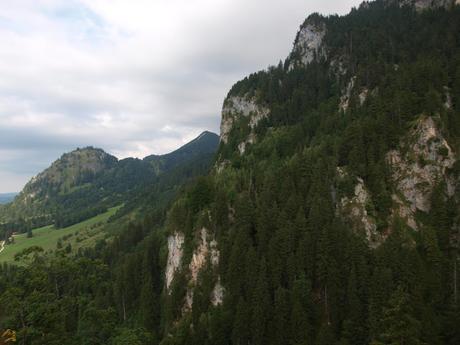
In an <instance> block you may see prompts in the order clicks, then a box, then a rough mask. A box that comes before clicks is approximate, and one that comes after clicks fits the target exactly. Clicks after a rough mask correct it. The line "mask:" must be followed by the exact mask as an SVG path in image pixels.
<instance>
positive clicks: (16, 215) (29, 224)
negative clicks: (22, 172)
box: [0, 132, 219, 240]
mask: <svg viewBox="0 0 460 345" xmlns="http://www.w3.org/2000/svg"><path fill="white" fill-rule="evenodd" d="M218 143H219V138H218V136H217V135H216V134H214V133H211V132H204V133H202V134H201V135H200V136H199V137H197V138H196V139H194V140H192V141H191V142H189V143H187V144H186V145H184V146H182V147H180V148H179V149H177V150H175V151H173V152H171V153H168V154H165V155H156V156H148V157H146V158H144V159H137V158H125V159H122V160H118V159H117V158H116V157H114V156H111V155H109V154H107V153H106V152H104V151H103V150H101V149H95V148H93V147H86V148H83V149H77V150H75V151H72V152H70V153H66V154H64V155H63V156H62V157H61V158H60V159H58V160H57V161H56V162H54V163H53V164H52V165H51V167H49V168H48V169H46V170H45V171H43V172H42V173H41V174H39V175H38V176H37V177H35V178H34V179H32V180H31V181H30V182H29V183H28V184H27V185H26V186H25V187H24V190H23V191H22V192H21V193H20V194H19V195H18V196H17V197H16V199H15V200H14V201H13V202H12V203H10V204H7V205H4V206H0V239H1V240H3V239H4V238H8V237H9V235H11V233H13V232H19V233H21V232H26V231H30V230H31V229H34V228H38V227H41V226H44V225H49V224H54V225H55V226H56V227H57V228H64V227H67V226H70V225H73V224H76V223H79V222H81V221H83V220H85V219H88V218H91V217H93V216H96V215H98V214H101V213H104V212H106V211H107V209H108V208H110V207H114V206H118V205H123V209H122V210H120V212H119V213H118V215H117V217H121V216H122V215H126V214H127V210H131V211H132V210H134V209H136V208H137V207H141V208H145V206H147V202H145V199H146V198H147V197H146V194H148V195H149V196H150V199H151V200H155V201H156V204H155V205H151V207H150V208H152V207H153V208H155V207H157V206H160V205H159V204H161V207H165V206H166V204H168V203H169V202H171V200H172V199H173V198H174V196H175V194H176V193H177V191H178V189H180V186H182V184H184V183H185V182H186V181H188V180H190V179H192V178H193V177H195V176H199V175H202V174H205V173H206V172H207V171H208V170H209V167H210V165H211V163H212V159H213V157H214V154H215V152H216V150H217V148H218ZM141 200H143V201H141Z"/></svg>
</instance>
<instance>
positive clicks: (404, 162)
mask: <svg viewBox="0 0 460 345" xmlns="http://www.w3.org/2000/svg"><path fill="white" fill-rule="evenodd" d="M387 160H388V163H389V164H390V166H391V167H392V170H393V179H394V182H395V185H396V189H397V191H398V193H397V194H395V195H393V200H394V201H395V202H396V204H397V213H399V216H401V218H403V219H406V220H407V222H408V224H409V226H411V227H412V228H414V229H416V228H417V224H416V222H415V218H414V215H415V212H417V211H422V212H429V211H430V207H431V204H430V199H431V194H432V192H433V189H434V188H435V186H436V185H437V184H439V183H444V185H445V186H446V193H447V195H449V196H453V195H454V193H455V190H456V186H457V182H458V181H455V180H454V178H453V177H452V176H450V174H449V169H450V168H452V167H453V165H454V163H455V162H456V157H455V155H454V152H453V151H452V148H451V147H450V146H449V144H448V143H447V141H446V140H445V138H444V137H443V135H442V133H441V132H440V130H439V128H437V125H436V122H435V121H434V119H433V118H432V117H425V116H423V117H421V118H420V119H419V121H418V122H417V124H416V126H415V128H414V129H413V130H412V131H411V133H410V135H409V136H408V137H407V139H406V140H405V141H404V142H402V143H401V148H400V149H398V150H393V151H390V152H389V153H388V155H387Z"/></svg>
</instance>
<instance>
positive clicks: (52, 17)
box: [0, 0, 360, 192]
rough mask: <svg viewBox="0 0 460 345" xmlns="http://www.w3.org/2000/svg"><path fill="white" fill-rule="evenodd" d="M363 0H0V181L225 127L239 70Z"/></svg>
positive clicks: (148, 149) (18, 180) (279, 52)
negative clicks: (85, 153)
mask: <svg viewBox="0 0 460 345" xmlns="http://www.w3.org/2000/svg"><path fill="white" fill-rule="evenodd" d="M359 2H360V0H340V1H338V0H336V1H332V0H331V1H327V2H325V1H320V0H310V1H308V2H306V1H304V0H286V1H279V0H277V1H275V0H252V1H250V2H248V1H243V0H231V1H230V0H196V1H194V2H193V4H192V3H191V2H190V1H189V0H174V1H168V2H152V1H150V0H139V1H136V2H128V1H126V2H124V1H118V2H112V1H108V0H75V1H72V2H68V1H64V0H47V1H45V2H42V1H36V0H20V1H15V2H10V3H9V4H2V5H0V18H3V20H2V21H0V38H1V39H2V42H3V43H2V46H1V47H0V74H1V75H2V78H1V80H0V192H4V191H5V192H6V191H15V190H18V189H20V188H21V186H22V185H23V184H24V183H25V182H26V181H27V179H28V178H30V177H31V176H33V175H35V174H37V173H38V172H39V171H40V170H42V169H43V168H45V167H46V166H47V165H49V164H50V163H51V162H52V161H54V160H55V159H57V158H58V157H59V156H60V155H61V154H62V153H63V152H65V151H69V150H71V149H74V148H76V147H82V146H87V145H93V146H97V147H101V148H103V149H105V150H106V151H108V152H110V153H112V154H116V155H118V156H119V157H126V156H128V155H134V156H137V157H142V156H145V155H147V154H151V153H165V152H167V151H170V150H172V149H174V148H176V147H178V146H180V145H182V144H183V143H185V142H186V141H187V140H189V139H192V138H193V136H194V135H198V134H199V133H200V132H201V131H202V130H212V131H215V132H218V130H219V122H220V110H221V107H222V102H223V100H224V97H225V96H226V94H227V92H228V90H229V88H230V87H231V86H232V84H233V83H234V82H236V81H238V80H239V79H241V78H243V77H244V76H246V75H247V74H249V73H251V72H254V71H257V70H260V69H264V68H266V67H268V66H269V65H274V64H277V63H278V61H279V60H284V59H285V57H286V56H287V55H288V53H289V51H290V49H291V47H292V42H293V40H294V37H295V33H296V31H297V29H298V27H299V25H300V24H301V23H302V21H303V19H304V18H305V17H306V16H307V15H308V14H309V13H311V12H314V11H318V12H322V13H332V12H339V13H345V12H347V11H349V10H350V9H351V7H352V6H356V5H358V4H359Z"/></svg>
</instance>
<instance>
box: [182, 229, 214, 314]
mask: <svg viewBox="0 0 460 345" xmlns="http://www.w3.org/2000/svg"><path fill="white" fill-rule="evenodd" d="M209 237H210V235H209V234H208V230H207V229H206V228H202V229H201V231H200V243H199V245H198V247H197V248H196V249H195V251H194V252H193V255H192V260H191V261H190V264H189V271H190V281H189V287H188V289H187V295H186V298H185V305H184V309H185V310H190V309H191V308H192V304H193V287H194V286H195V285H196V284H197V280H198V274H199V272H200V271H201V269H203V268H204V267H205V265H206V263H207V261H208V260H210V263H211V265H212V266H213V267H216V266H217V265H218V264H219V256H220V252H219V250H218V248H217V241H216V240H214V239H210V238H209ZM219 284H220V283H219ZM217 289H221V288H219V287H218V288H217ZM214 290H216V288H215V289H214ZM219 293H220V290H219V291H216V296H215V297H213V295H212V296H210V298H211V301H212V300H213V298H216V301H217V300H218V297H219ZM213 294H214V292H213ZM222 294H223V288H222ZM220 299H222V297H220Z"/></svg>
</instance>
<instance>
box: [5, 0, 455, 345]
mask: <svg viewBox="0 0 460 345" xmlns="http://www.w3.org/2000/svg"><path fill="white" fill-rule="evenodd" d="M459 150H460V6H456V5H455V1H443V0H438V1H436V0H433V1H426V0H415V1H390V0H377V1H375V2H366V3H363V4H362V5H361V6H360V7H359V8H358V9H354V10H352V11H351V13H350V14H348V15H346V16H343V17H339V16H330V17H324V16H321V15H319V14H314V15H311V16H309V17H308V18H307V19H306V20H305V22H304V23H303V24H302V25H301V27H300V30H299V32H298V34H297V36H296V39H295V42H294V48H293V51H292V53H291V54H290V55H289V57H288V58H287V59H286V60H285V61H284V63H280V64H279V65H278V66H275V67H271V68H269V69H268V70H266V71H261V72H258V73H255V74H252V75H251V76H249V77H247V78H245V79H244V80H242V81H240V82H238V83H236V84H235V85H234V86H233V88H232V89H231V90H230V92H229V93H228V95H227V97H226V99H225V101H224V104H223V110H222V123H221V143H220V147H219V151H218V154H217V158H216V161H215V164H214V168H213V170H212V172H211V173H210V174H209V175H207V176H204V177H201V178H199V179H198V180H197V181H196V183H195V184H193V185H192V186H190V187H189V188H187V189H186V190H185V191H183V192H182V193H181V194H180V195H179V197H178V198H177V199H176V201H175V203H174V205H173V206H172V207H171V209H170V210H169V212H168V214H167V217H166V219H164V218H163V217H161V216H158V214H156V213H155V212H148V213H146V217H145V221H144V222H143V223H142V224H133V225H131V226H129V227H128V228H127V229H126V230H125V231H123V232H122V233H121V235H120V236H118V237H117V238H116V239H115V240H114V241H113V242H112V243H102V244H100V245H99V246H98V247H97V248H96V249H95V250H87V251H86V252H85V253H84V254H81V255H79V256H76V257H65V256H64V257H57V258H43V257H36V259H35V260H34V261H33V263H32V264H31V265H30V266H29V267H26V268H12V267H4V268H2V270H1V273H0V277H1V279H0V300H1V301H3V302H2V303H3V307H4V308H2V309H0V326H1V327H3V328H7V327H9V328H13V329H16V330H18V334H19V337H20V338H21V339H22V340H23V342H24V343H25V344H42V343H46V344H107V343H111V344H126V343H129V344H162V345H165V344H274V345H275V344H292V345H294V344H316V345H331V344H363V345H364V344H373V345H376V344H430V345H435V344H439V345H441V344H449V345H454V344H459V343H460V310H459V305H458V303H459V300H458V299H459V296H458V292H459V291H458V290H459V289H458V286H459V277H458V276H459V274H458V268H457V265H458V261H459V260H458V258H459V255H458V249H459V248H458V246H459V239H460V234H459V231H460V230H459V223H458V222H459V218H460V210H459V202H460V200H459V197H460V193H459V174H460V164H459ZM81 277H85V279H82V278H81ZM87 277H89V278H87ZM30 281H33V282H34V283H33V284H31V283H29V282H30ZM18 287H19V288H18ZM37 310H38V312H37Z"/></svg>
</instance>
